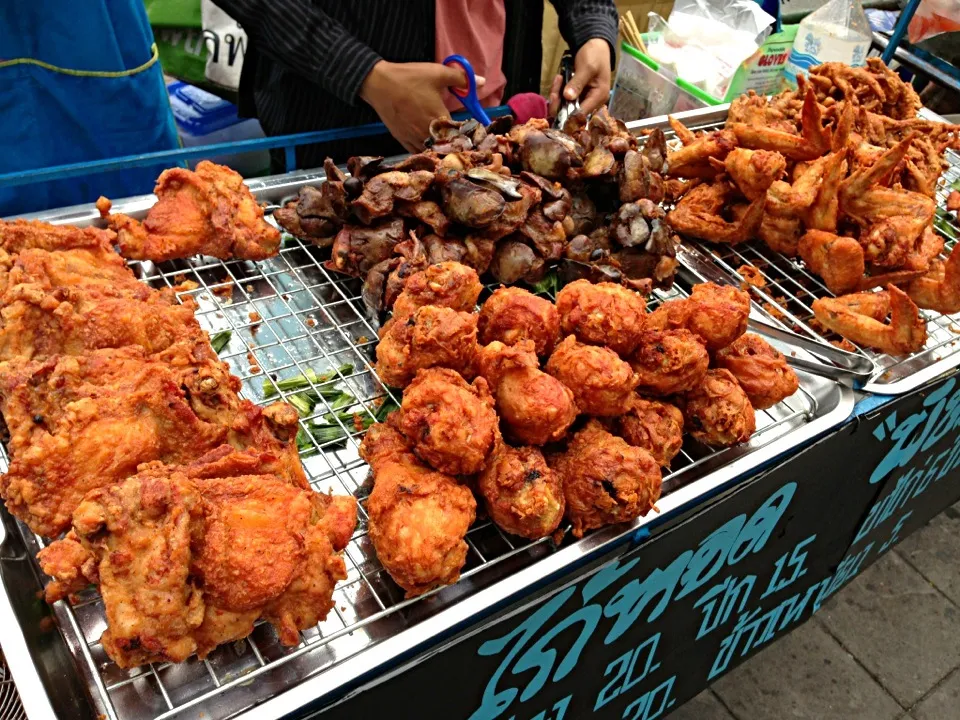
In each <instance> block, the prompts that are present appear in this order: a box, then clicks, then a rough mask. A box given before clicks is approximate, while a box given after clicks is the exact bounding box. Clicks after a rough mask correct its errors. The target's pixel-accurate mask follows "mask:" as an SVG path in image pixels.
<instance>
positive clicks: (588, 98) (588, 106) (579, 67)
mask: <svg viewBox="0 0 960 720" xmlns="http://www.w3.org/2000/svg"><path fill="white" fill-rule="evenodd" d="M562 84H563V77H562V76H560V75H557V77H556V78H554V80H553V87H551V88H550V116H551V117H556V116H557V113H558V112H560V86H561V85H562ZM563 97H564V99H565V100H566V101H567V102H573V101H574V100H576V99H577V98H580V109H581V110H583V112H585V113H587V114H590V113H592V112H593V111H594V110H596V109H597V108H598V107H600V106H601V105H606V104H607V99H608V98H609V97H610V46H609V45H608V44H607V41H606V40H603V39H601V38H594V39H593V40H588V41H587V42H586V43H584V44H583V46H582V47H581V48H580V49H579V50H578V51H577V56H576V58H574V63H573V77H572V78H570V82H568V83H567V86H566V87H565V88H563Z"/></svg>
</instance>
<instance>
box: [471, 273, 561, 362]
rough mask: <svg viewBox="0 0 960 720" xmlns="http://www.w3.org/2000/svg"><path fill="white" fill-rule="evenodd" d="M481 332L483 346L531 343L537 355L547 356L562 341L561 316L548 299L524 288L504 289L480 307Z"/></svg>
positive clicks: (495, 292)
mask: <svg viewBox="0 0 960 720" xmlns="http://www.w3.org/2000/svg"><path fill="white" fill-rule="evenodd" d="M477 332H478V334H479V338H480V342H481V343H483V344H487V343H491V342H493V341H495V340H499V341H501V342H503V343H506V344H507V345H516V344H517V343H519V342H522V341H524V340H530V341H531V342H533V344H534V351H535V352H536V354H537V355H541V356H545V355H549V354H550V353H551V352H553V348H554V346H555V345H556V344H557V342H558V341H559V339H560V315H559V314H558V313H557V308H556V306H555V305H554V304H553V303H552V302H550V301H549V300H547V299H546V298H541V297H537V296H536V295H534V294H533V293H531V292H529V291H527V290H524V289H523V288H516V287H502V288H499V289H497V290H494V292H493V294H492V295H491V296H490V297H489V298H487V300H486V302H484V303H483V307H481V308H480V317H479V319H478V321H477Z"/></svg>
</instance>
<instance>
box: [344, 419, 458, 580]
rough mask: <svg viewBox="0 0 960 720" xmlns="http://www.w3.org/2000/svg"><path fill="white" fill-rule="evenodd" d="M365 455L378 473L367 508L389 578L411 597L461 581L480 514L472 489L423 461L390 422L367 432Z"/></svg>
mask: <svg viewBox="0 0 960 720" xmlns="http://www.w3.org/2000/svg"><path fill="white" fill-rule="evenodd" d="M360 454H361V456H362V457H363V459H364V460H366V461H367V462H368V463H369V464H370V467H371V468H372V470H373V477H374V485H373V492H371V493H370V498H369V500H368V501H367V508H366V509H367V514H368V516H369V520H368V529H369V533H370V539H371V541H372V542H373V547H374V549H375V550H376V551H377V557H378V558H379V560H380V562H381V563H382V564H383V567H384V568H385V569H386V570H387V572H388V573H390V577H392V578H393V579H394V581H395V582H396V583H397V584H398V585H399V586H400V587H402V588H403V589H404V590H406V593H407V597H414V596H416V595H422V594H423V593H425V592H428V591H430V590H432V589H433V588H435V587H439V586H441V585H447V584H449V583H453V582H456V581H457V580H458V579H459V578H460V570H461V568H462V567H463V565H464V563H465V562H466V560H467V550H468V546H467V543H466V542H465V540H464V538H465V537H466V534H467V530H468V529H469V528H470V525H471V524H473V521H474V519H475V518H476V512H477V502H476V500H474V498H473V493H472V492H470V489H469V488H467V487H466V486H464V485H460V484H458V483H457V482H456V481H455V480H454V479H453V478H452V477H450V476H449V475H444V474H443V473H440V472H437V471H436V470H433V469H432V468H429V467H427V466H426V465H424V464H423V463H421V462H420V460H419V459H418V458H417V456H416V455H414V454H413V453H412V452H411V451H410V449H409V448H408V447H407V445H406V442H405V440H404V438H403V436H402V435H401V434H400V433H399V432H397V431H396V430H395V429H394V428H393V427H390V426H388V425H383V424H380V425H374V426H373V427H371V428H370V430H368V431H367V434H366V436H365V437H364V438H363V442H362V443H361V445H360Z"/></svg>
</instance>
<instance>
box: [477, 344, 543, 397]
mask: <svg viewBox="0 0 960 720" xmlns="http://www.w3.org/2000/svg"><path fill="white" fill-rule="evenodd" d="M524 367H527V368H539V367H540V361H539V360H538V359H537V354H536V352H535V351H534V344H533V341H532V340H521V341H520V342H519V343H517V344H516V345H504V344H503V343H502V342H500V341H499V340H494V341H493V342H491V343H489V344H488V345H481V346H480V349H479V350H478V351H477V356H476V358H475V359H474V363H473V371H474V374H475V375H479V376H480V377H482V378H483V379H484V380H486V381H487V384H488V385H489V386H490V388H491V389H492V390H493V391H494V394H496V390H497V386H498V385H499V384H500V378H501V377H502V376H503V374H504V373H505V372H506V371H507V370H516V369H517V368H524Z"/></svg>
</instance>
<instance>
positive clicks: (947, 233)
mask: <svg viewBox="0 0 960 720" xmlns="http://www.w3.org/2000/svg"><path fill="white" fill-rule="evenodd" d="M729 107H730V106H729V105H722V106H718V107H714V108H703V109H700V110H693V111H690V112H687V113H678V114H677V115H676V117H677V118H678V119H679V120H680V121H681V122H683V123H684V124H687V126H688V127H689V128H690V129H691V130H695V131H699V130H715V129H717V128H720V127H722V126H723V124H724V123H725V122H726V117H727V112H728V110H729ZM921 116H922V117H926V118H927V119H932V120H938V119H940V118H939V116H937V115H935V114H933V113H930V112H928V111H925V110H924V111H921ZM654 127H659V128H661V129H662V130H663V131H664V132H665V133H666V134H667V137H668V138H669V139H671V140H672V138H673V131H672V130H671V129H670V127H669V125H668V123H667V122H666V121H665V119H663V118H651V119H650V120H641V121H638V122H635V123H630V124H629V125H628V128H629V129H630V130H631V131H633V132H639V131H641V130H646V129H652V128H654ZM946 160H947V162H948V164H949V167H948V168H947V170H946V171H945V172H944V173H943V175H942V177H941V178H940V184H939V186H938V189H937V204H938V209H937V215H936V222H935V227H936V229H937V230H938V232H939V233H940V234H941V236H943V238H944V241H945V246H944V252H945V253H949V252H951V251H952V250H953V248H954V246H955V245H956V243H957V239H958V238H960V224H958V220H957V217H956V215H954V214H950V213H947V212H946V210H945V205H946V198H947V195H948V194H949V192H950V187H951V186H952V185H956V186H958V187H960V155H958V154H957V153H956V152H954V151H952V150H948V151H947V154H946ZM684 242H685V243H687V244H689V245H690V247H691V248H693V249H694V250H695V251H696V252H699V253H701V254H702V255H704V256H706V258H707V259H708V260H709V261H711V262H713V263H714V264H716V266H717V267H718V268H719V269H720V270H721V271H722V272H724V273H725V274H726V275H727V276H728V279H729V280H730V282H732V283H735V284H745V279H744V278H743V277H742V275H741V274H740V273H739V272H738V269H739V268H741V267H742V266H745V265H749V266H752V267H754V268H756V269H757V270H759V271H760V273H761V275H762V277H763V281H764V286H763V287H756V286H753V285H751V286H750V291H751V293H752V294H753V296H754V300H755V301H756V304H758V305H759V306H760V308H761V309H762V310H763V311H764V312H765V314H766V316H767V319H768V322H773V323H775V324H779V325H780V326H781V327H784V328H785V329H788V330H792V331H793V332H797V333H799V334H801V335H806V336H808V337H810V338H811V339H813V340H817V341H819V342H822V343H838V344H839V343H843V344H844V347H847V349H850V348H851V347H852V348H853V350H852V351H853V352H856V353H857V354H859V355H861V356H862V357H865V358H867V359H868V360H870V361H871V362H873V363H874V365H875V366H876V368H877V369H876V372H875V373H874V375H873V377H872V378H871V380H870V381H869V382H868V383H867V384H866V385H864V387H863V390H865V391H867V392H873V393H878V394H888V395H896V394H901V393H905V392H909V391H910V390H912V389H914V388H916V387H919V386H920V385H922V384H923V383H925V382H927V381H929V380H932V379H933V378H934V377H937V376H938V375H940V374H942V373H944V372H946V371H948V370H950V369H952V368H954V367H957V366H958V365H960V313H957V314H954V315H941V314H940V313H937V312H933V311H929V310H921V311H920V313H921V317H923V318H924V320H926V323H927V342H926V344H925V345H924V347H923V349H922V350H920V351H919V352H916V353H912V354H910V355H907V356H892V355H888V354H885V353H880V352H877V351H874V350H872V349H870V348H866V347H858V346H856V345H854V344H853V343H849V341H843V339H842V338H841V337H840V336H839V335H836V334H833V333H829V332H825V331H822V330H821V329H819V327H818V324H817V323H816V322H815V318H814V315H813V310H812V309H811V304H812V303H813V301H814V300H816V299H817V298H820V297H832V296H833V294H832V293H830V291H829V290H827V288H826V286H824V284H823V282H822V281H821V280H820V279H819V278H818V277H817V276H816V275H814V274H813V273H811V272H809V271H808V270H807V268H806V266H805V265H804V263H803V262H802V261H801V260H800V259H799V258H789V257H786V256H785V255H783V254H781V253H778V252H775V251H773V250H771V249H770V248H768V247H767V246H766V245H765V244H764V243H762V242H761V241H759V240H751V241H749V242H746V243H742V244H739V245H721V244H715V243H706V242H702V241H689V240H684ZM681 262H683V259H682V257H681ZM847 343H849V347H848V346H847Z"/></svg>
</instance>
